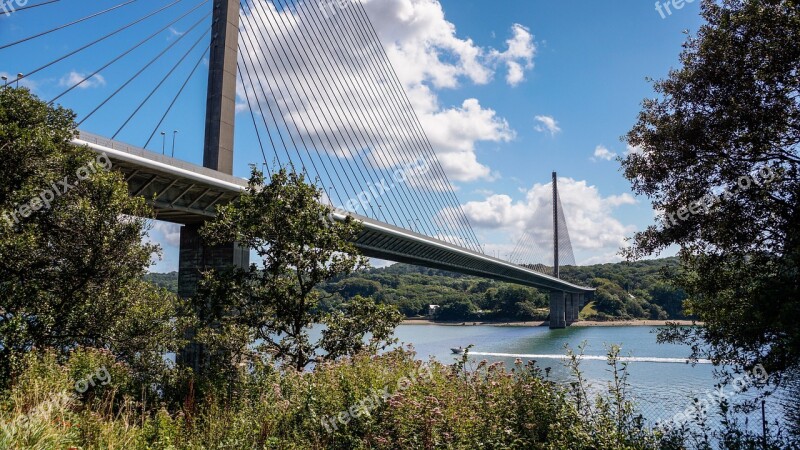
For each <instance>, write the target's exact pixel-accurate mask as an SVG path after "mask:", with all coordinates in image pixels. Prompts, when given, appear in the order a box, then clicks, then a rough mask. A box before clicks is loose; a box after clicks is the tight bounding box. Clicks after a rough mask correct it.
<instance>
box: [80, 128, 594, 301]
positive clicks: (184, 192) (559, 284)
mask: <svg viewBox="0 0 800 450" xmlns="http://www.w3.org/2000/svg"><path fill="white" fill-rule="evenodd" d="M73 143H74V144H75V145H80V146H88V147H89V148H91V149H92V150H94V151H96V152H98V153H106V154H107V155H108V157H109V158H110V159H111V161H112V164H113V165H114V168H115V169H116V170H119V171H121V172H122V173H123V174H124V176H125V179H126V180H127V182H128V186H129V190H130V192H131V194H132V195H137V196H143V197H145V198H146V199H147V200H148V202H149V203H150V205H151V206H152V207H153V208H154V210H155V212H156V218H157V219H158V220H164V221H167V222H173V223H179V224H195V223H200V222H203V221H205V220H208V219H210V218H213V217H214V208H215V206H216V205H221V204H225V203H227V202H230V201H232V200H234V199H235V198H237V197H238V196H239V195H241V193H242V191H244V189H245V188H246V187H247V180H244V179H242V178H237V177H233V176H230V175H226V174H224V173H221V172H217V171H215V170H211V169H207V168H205V167H201V166H197V165H194V164H190V163H187V162H184V161H180V160H177V159H174V158H170V157H167V156H163V155H159V154H157V153H153V152H150V151H148V150H144V149H141V148H137V147H132V146H130V145H127V144H124V143H121V142H118V141H112V140H110V139H106V138H103V137H101V136H97V135H93V134H91V133H87V132H83V131H81V132H80V136H79V137H78V138H77V139H75V140H74V141H73ZM345 214H348V215H351V216H353V217H355V218H357V219H358V220H360V221H361V222H362V223H363V225H364V230H363V232H362V234H361V236H359V238H358V240H357V241H356V242H355V244H356V247H358V248H359V250H361V251H362V252H363V253H364V255H366V256H370V257H373V258H380V259H386V260H389V261H396V262H403V263H409V264H416V265H420V266H425V267H431V268H437V269H443V270H449V271H453V272H458V273H464V274H468V275H476V276H480V277H485V278H491V279H495V280H501V281H508V282H512V283H517V284H522V285H526V286H531V287H536V288H541V289H544V290H549V291H563V292H568V293H573V294H590V293H591V292H593V291H594V289H591V288H585V287H581V286H577V285H574V284H572V283H568V282H565V281H563V280H560V279H558V278H555V277H551V276H549V275H545V274H542V273H539V272H536V271H534V270H531V269H528V268H526V267H522V266H519V265H516V264H513V263H510V262H507V261H503V260H500V259H497V258H492V257H490V256H487V255H484V254H481V253H476V252H474V251H471V250H468V249H465V248H462V247H458V246H455V245H453V244H450V243H448V242H444V241H441V240H438V239H436V238H432V237H429V236H425V235H422V234H419V233H415V232H413V231H409V230H405V229H402V228H398V227H395V226H393V225H389V224H386V223H382V222H379V221H376V220H374V219H371V218H368V217H363V216H360V215H357V214H352V213H345V212H342V211H336V212H335V213H334V217H335V218H336V219H339V220H341V219H343V218H344V217H345Z"/></svg>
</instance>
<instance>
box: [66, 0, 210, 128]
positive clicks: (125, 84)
mask: <svg viewBox="0 0 800 450" xmlns="http://www.w3.org/2000/svg"><path fill="white" fill-rule="evenodd" d="M209 16H211V13H210V12H209V13H208V14H206V15H205V16H203V17H202V18H200V20H198V21H197V22H195V23H194V24H193V25H192V26H191V27H189V29H187V30H186V31H185V32H184V33H183V34H181V35H180V36H179V37H178V38H177V39H175V40H174V41H172V43H171V44H170V45H168V46H167V48H165V49H164V50H162V51H161V52H160V53H159V54H157V55H156V56H155V57H153V58H152V59H150V61H148V62H147V64H145V65H144V67H142V68H141V69H139V71H138V72H136V73H135V74H133V76H132V77H130V78H128V80H127V81H125V83H123V84H122V86H120V87H119V88H117V90H116V91H114V92H113V93H111V95H109V96H108V97H107V98H106V99H105V100H103V101H102V102H101V103H100V104H99V105H97V107H96V108H94V109H93V110H92V112H90V113H89V114H87V115H86V117H84V118H83V119H82V120H81V121H80V122H78V126H79V127H80V126H81V125H82V124H83V122H86V120H88V119H89V118H90V117H92V115H94V113H96V112H97V110H99V109H100V108H102V107H103V106H105V104H106V103H108V102H109V101H111V99H112V98H114V97H115V96H116V95H117V94H119V93H120V91H122V90H123V89H125V88H126V87H127V86H128V85H129V84H131V83H132V82H133V81H134V80H135V79H136V78H138V77H139V75H141V74H142V73H143V72H144V71H145V70H147V69H148V68H149V67H150V66H152V65H153V64H154V63H155V62H156V61H158V60H159V59H161V57H162V56H164V54H165V53H167V52H168V51H169V50H170V49H172V48H173V47H175V46H176V45H178V43H179V42H181V41H182V40H183V38H185V37H186V36H188V35H189V33H191V32H192V31H194V29H195V28H197V27H198V26H199V25H200V24H201V23H202V22H204V21H205V20H206V19H208V17H209ZM210 31H211V30H210V28H209V30H207V31H206V32H204V33H203V34H202V35H201V36H200V39H203V38H204V37H205V36H206V35H207V34H208V33H209V32H210ZM200 39H198V42H200ZM192 48H194V47H192Z"/></svg>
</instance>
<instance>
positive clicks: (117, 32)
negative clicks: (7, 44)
mask: <svg viewBox="0 0 800 450" xmlns="http://www.w3.org/2000/svg"><path fill="white" fill-rule="evenodd" d="M182 1H183V0H175V1H174V2H172V3H170V4H168V5H166V6H163V7H161V8H159V9H157V10H155V11H153V12H151V13H149V14H147V15H146V16H144V17H142V18H140V19H137V20H135V21H133V22H131V23H129V24H127V25H125V26H123V27H121V28H117V29H116V30H114V31H112V32H111V33H109V34H106V35H105V36H103V37H101V38H99V39H96V40H94V41H92V42H90V43H88V44H86V45H84V46H83V47H81V48H79V49H77V50H74V51H72V52H69V53H67V54H66V55H64V56H61V57H59V58H57V59H54V60H53V61H50V62H49V63H47V64H45V65H43V66H41V67H38V68H36V69H34V70H30V71H27V72H25V75H23V76H22V77H21V78H20V80H21V79H23V78H28V77H30V76H31V75H34V74H36V73H38V72H40V71H42V70H44V69H46V68H48V67H50V66H52V65H53V64H57V63H59V62H61V61H63V60H65V59H67V58H69V57H70V56H73V55H76V54H78V53H80V52H82V51H84V50H86V49H87V48H89V47H92V46H94V45H96V44H98V43H100V42H102V41H104V40H106V39H108V38H110V37H112V36H114V35H116V34H119V33H121V32H123V31H125V30H127V29H128V28H130V27H132V26H134V25H137V24H139V23H141V22H143V21H145V20H147V19H149V18H151V17H153V16H155V15H156V14H158V13H160V12H162V11H164V10H165V9H168V8H170V7H172V6H174V5H176V4H178V3H180V2H182Z"/></svg>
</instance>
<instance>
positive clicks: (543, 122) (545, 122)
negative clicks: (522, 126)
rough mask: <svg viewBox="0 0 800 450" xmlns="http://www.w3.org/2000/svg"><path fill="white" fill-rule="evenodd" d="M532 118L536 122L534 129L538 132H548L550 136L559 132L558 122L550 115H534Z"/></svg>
mask: <svg viewBox="0 0 800 450" xmlns="http://www.w3.org/2000/svg"><path fill="white" fill-rule="evenodd" d="M534 120H536V122H538V123H537V124H536V126H534V129H535V130H536V131H538V132H540V133H550V136H555V135H556V134H558V133H560V132H561V128H559V126H558V122H557V121H556V119H554V118H552V117H551V116H536V117H534Z"/></svg>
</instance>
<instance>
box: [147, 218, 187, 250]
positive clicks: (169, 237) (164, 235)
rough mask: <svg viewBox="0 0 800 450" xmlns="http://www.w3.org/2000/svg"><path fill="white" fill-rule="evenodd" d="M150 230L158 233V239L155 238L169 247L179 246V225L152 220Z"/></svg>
mask: <svg viewBox="0 0 800 450" xmlns="http://www.w3.org/2000/svg"><path fill="white" fill-rule="evenodd" d="M151 232H155V233H157V234H158V235H159V239H156V240H157V241H158V242H160V243H162V244H165V245H168V246H171V247H180V245H181V226H180V225H177V224H174V223H169V222H161V221H153V227H152V228H151Z"/></svg>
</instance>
